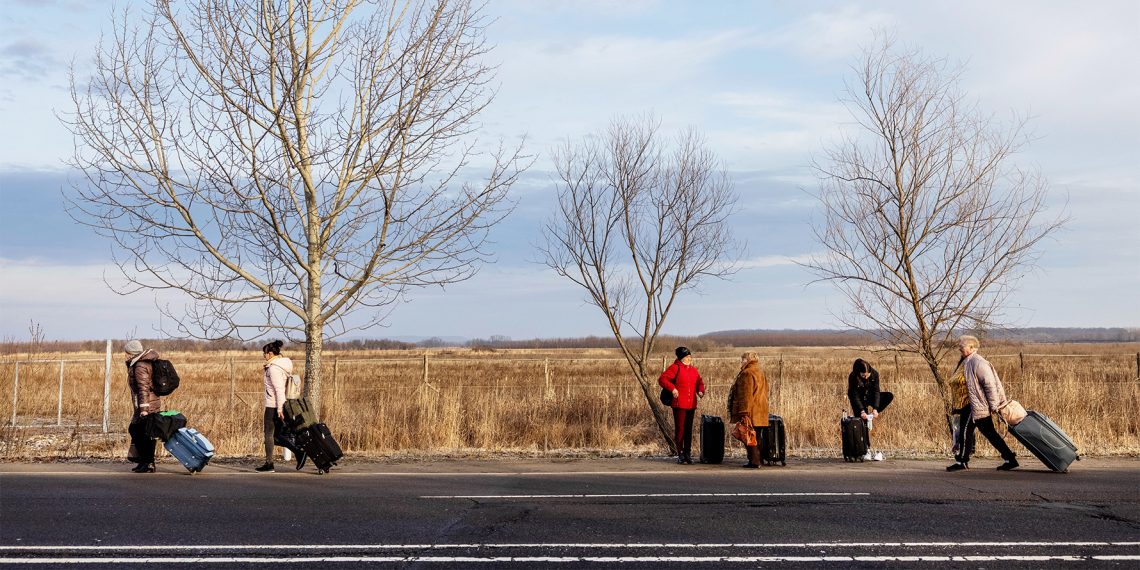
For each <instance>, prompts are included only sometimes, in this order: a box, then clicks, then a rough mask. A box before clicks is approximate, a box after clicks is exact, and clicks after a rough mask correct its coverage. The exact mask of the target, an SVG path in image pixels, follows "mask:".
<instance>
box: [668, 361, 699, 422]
mask: <svg viewBox="0 0 1140 570" xmlns="http://www.w3.org/2000/svg"><path fill="white" fill-rule="evenodd" d="M657 383H658V384H660V385H661V387H662V388H665V389H666V390H673V389H676V390H677V392H678V395H677V397H676V398H673V407H674V408H680V409H682V410H692V409H695V408H696V407H697V394H704V393H705V381H704V380H702V379H701V373H700V372H697V367H696V366H690V365H688V364H682V363H681V361H680V360H675V361H673V364H672V365H671V366H670V367H669V368H666V369H665V371H664V372H662V373H661V377H660V378H658V379H657Z"/></svg>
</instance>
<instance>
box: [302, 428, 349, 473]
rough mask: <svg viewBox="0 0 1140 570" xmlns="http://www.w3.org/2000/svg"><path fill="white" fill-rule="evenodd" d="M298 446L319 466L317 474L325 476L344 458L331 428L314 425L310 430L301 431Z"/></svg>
mask: <svg viewBox="0 0 1140 570" xmlns="http://www.w3.org/2000/svg"><path fill="white" fill-rule="evenodd" d="M296 441H297V446H298V447H300V448H301V449H302V450H304V452H305V455H307V456H309V461H312V462H313V465H316V466H317V473H320V474H322V475H323V474H325V473H328V472H329V470H330V469H332V468H333V466H334V465H336V462H337V461H340V460H341V458H342V457H344V452H343V451H341V449H340V444H338V443H337V442H336V440H335V439H333V436H332V432H330V431H329V426H327V425H325V424H313V425H312V426H309V428H308V429H304V430H300V431H298V432H297V435H296Z"/></svg>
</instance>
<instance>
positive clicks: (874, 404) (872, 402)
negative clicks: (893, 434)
mask: <svg viewBox="0 0 1140 570" xmlns="http://www.w3.org/2000/svg"><path fill="white" fill-rule="evenodd" d="M847 399H848V400H850V401H851V415H854V416H859V417H860V418H862V419H863V421H864V422H867V423H868V424H871V425H873V423H874V422H873V421H872V420H874V419H875V418H877V417H878V416H879V413H880V412H882V411H883V410H885V409H887V406H889V405H891V402H892V401H894V399H895V396H894V394H891V393H890V392H883V391H881V390H880V389H879V371H878V370H875V368H874V367H872V366H871V365H870V364H868V363H867V361H865V360H863V359H862V358H857V359H855V363H854V364H852V365H851V374H849V375H848V376H847ZM870 448H871V438H870V435H869V434H868V437H867V455H865V456H863V458H864V459H866V460H871V459H874V460H875V461H882V460H883V452H882V451H878V452H876V453H874V454H872V453H871V449H870Z"/></svg>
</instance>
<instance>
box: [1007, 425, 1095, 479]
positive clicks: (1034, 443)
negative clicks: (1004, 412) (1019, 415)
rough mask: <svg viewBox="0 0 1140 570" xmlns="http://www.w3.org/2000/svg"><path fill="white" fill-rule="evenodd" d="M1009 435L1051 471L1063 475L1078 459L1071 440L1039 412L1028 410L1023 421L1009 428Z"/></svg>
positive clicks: (1075, 447)
mask: <svg viewBox="0 0 1140 570" xmlns="http://www.w3.org/2000/svg"><path fill="white" fill-rule="evenodd" d="M1009 433H1012V434H1013V437H1015V438H1016V439H1017V441H1020V442H1021V445H1024V446H1025V448H1026V449H1028V450H1029V451H1030V452H1031V453H1033V455H1035V456H1036V457H1037V459H1040V460H1041V463H1044V464H1045V466H1046V467H1048V468H1049V469H1052V470H1053V471H1058V472H1061V473H1064V472H1066V471H1068V470H1069V464H1070V463H1072V462H1074V461H1076V460H1078V459H1080V455H1078V454H1077V446H1076V445H1074V444H1073V440H1071V439H1069V436H1068V435H1067V434H1065V432H1064V430H1062V429H1061V428H1060V427H1058V426H1057V424H1055V423H1053V420H1051V419H1049V417H1048V416H1046V415H1045V414H1042V413H1040V412H1034V411H1032V410H1030V411H1029V412H1028V413H1027V415H1026V416H1025V419H1023V420H1021V421H1020V422H1018V424H1017V425H1015V426H1009Z"/></svg>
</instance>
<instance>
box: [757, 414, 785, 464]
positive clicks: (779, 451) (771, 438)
mask: <svg viewBox="0 0 1140 570" xmlns="http://www.w3.org/2000/svg"><path fill="white" fill-rule="evenodd" d="M761 432H762V433H763V437H761V438H760V461H761V462H762V463H764V465H775V464H776V463H779V464H780V465H787V464H788V461H787V457H786V456H785V451H786V447H787V442H786V441H784V418H781V417H780V416H776V415H772V414H768V428H767V429H763V430H761Z"/></svg>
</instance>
